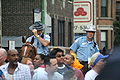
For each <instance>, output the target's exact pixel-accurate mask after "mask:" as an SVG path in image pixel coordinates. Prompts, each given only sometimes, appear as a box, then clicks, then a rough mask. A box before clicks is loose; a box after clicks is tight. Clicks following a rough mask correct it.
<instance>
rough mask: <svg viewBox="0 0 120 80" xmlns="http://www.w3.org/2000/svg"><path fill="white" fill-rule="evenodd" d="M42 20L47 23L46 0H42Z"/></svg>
mask: <svg viewBox="0 0 120 80" xmlns="http://www.w3.org/2000/svg"><path fill="white" fill-rule="evenodd" d="M41 9H42V11H41V22H42V23H43V24H45V1H44V0H41Z"/></svg>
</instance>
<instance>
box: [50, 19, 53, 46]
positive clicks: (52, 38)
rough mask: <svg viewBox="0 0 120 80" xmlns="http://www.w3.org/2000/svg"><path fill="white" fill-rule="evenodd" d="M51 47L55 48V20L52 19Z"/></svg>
mask: <svg viewBox="0 0 120 80" xmlns="http://www.w3.org/2000/svg"><path fill="white" fill-rule="evenodd" d="M50 38H51V39H50V40H51V41H50V45H52V46H54V18H52V32H51V34H50Z"/></svg>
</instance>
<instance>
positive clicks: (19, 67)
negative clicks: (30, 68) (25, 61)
mask: <svg viewBox="0 0 120 80" xmlns="http://www.w3.org/2000/svg"><path fill="white" fill-rule="evenodd" d="M17 63H18V67H17V68H16V69H15V72H16V71H18V70H19V69H22V68H21V65H20V63H19V62H17ZM8 65H9V63H7V64H6V66H5V68H4V69H5V70H7V68H8Z"/></svg>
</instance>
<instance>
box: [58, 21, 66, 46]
mask: <svg viewBox="0 0 120 80" xmlns="http://www.w3.org/2000/svg"><path fill="white" fill-rule="evenodd" d="M64 23H65V21H62V20H58V46H64V40H65V39H64V36H65V31H64V27H65V24H64Z"/></svg>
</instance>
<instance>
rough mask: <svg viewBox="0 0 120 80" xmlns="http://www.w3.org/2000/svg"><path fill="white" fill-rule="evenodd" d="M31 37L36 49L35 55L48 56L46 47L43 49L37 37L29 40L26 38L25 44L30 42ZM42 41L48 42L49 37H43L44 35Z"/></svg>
mask: <svg viewBox="0 0 120 80" xmlns="http://www.w3.org/2000/svg"><path fill="white" fill-rule="evenodd" d="M32 37H34V43H33V46H35V47H36V48H37V53H38V54H44V55H48V46H46V47H44V46H43V45H42V44H41V43H40V42H39V41H38V39H37V37H35V36H34V35H33V36H30V37H29V38H27V40H26V41H27V42H31V40H32ZM44 39H45V40H47V41H49V42H50V36H49V35H45V34H44Z"/></svg>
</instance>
